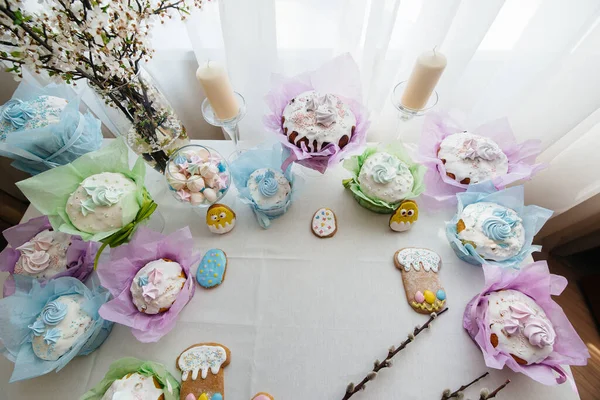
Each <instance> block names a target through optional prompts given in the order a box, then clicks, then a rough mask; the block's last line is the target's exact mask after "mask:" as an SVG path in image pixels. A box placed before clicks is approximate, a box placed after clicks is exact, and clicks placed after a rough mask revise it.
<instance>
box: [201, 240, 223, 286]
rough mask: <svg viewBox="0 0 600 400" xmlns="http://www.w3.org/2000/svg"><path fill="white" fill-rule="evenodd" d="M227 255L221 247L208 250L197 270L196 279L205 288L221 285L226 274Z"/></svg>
mask: <svg viewBox="0 0 600 400" xmlns="http://www.w3.org/2000/svg"><path fill="white" fill-rule="evenodd" d="M226 267H227V256H226V255H225V253H224V252H223V250H220V249H210V250H208V251H207V252H206V254H205V255H204V257H202V260H201V261H200V264H199V265H198V270H197V271H196V280H197V281H198V284H199V285H200V286H202V287H204V288H211V287H215V286H217V285H220V284H221V283H222V282H223V277H224V276H225V269H226Z"/></svg>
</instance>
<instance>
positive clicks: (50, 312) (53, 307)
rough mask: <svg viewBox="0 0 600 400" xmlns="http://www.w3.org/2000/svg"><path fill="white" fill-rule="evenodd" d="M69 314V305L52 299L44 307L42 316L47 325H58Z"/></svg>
mask: <svg viewBox="0 0 600 400" xmlns="http://www.w3.org/2000/svg"><path fill="white" fill-rule="evenodd" d="M66 315H67V305H66V304H65V303H62V302H59V301H57V300H54V301H51V302H49V303H48V304H46V306H45V307H44V308H43V309H42V312H41V313H40V317H41V319H42V322H43V323H44V324H46V325H57V324H58V323H59V322H60V321H62V320H63V318H65V316H66Z"/></svg>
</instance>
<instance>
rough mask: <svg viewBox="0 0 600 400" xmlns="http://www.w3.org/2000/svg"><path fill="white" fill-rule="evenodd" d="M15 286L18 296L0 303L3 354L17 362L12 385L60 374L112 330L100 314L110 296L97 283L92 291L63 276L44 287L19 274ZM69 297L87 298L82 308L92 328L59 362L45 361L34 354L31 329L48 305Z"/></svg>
mask: <svg viewBox="0 0 600 400" xmlns="http://www.w3.org/2000/svg"><path fill="white" fill-rule="evenodd" d="M94 280H95V279H92V281H94ZM94 283H95V284H94ZM15 284H16V292H15V294H14V295H12V296H9V297H6V298H3V299H1V300H0V352H1V353H2V354H3V355H4V356H5V357H6V358H8V359H9V360H10V361H12V362H14V363H15V368H14V370H13V374H12V376H11V377H10V382H16V381H20V380H24V379H30V378H34V377H37V376H40V375H44V374H47V373H48V372H50V371H52V370H56V371H57V372H58V371H60V370H61V369H62V368H63V367H64V366H65V365H67V363H68V362H69V361H71V360H72V359H73V358H74V357H75V356H84V355H88V354H90V353H91V352H93V351H94V350H96V349H97V348H98V347H100V345H101V344H102V343H103V342H104V340H105V339H106V338H107V336H108V334H109V333H110V331H111V329H112V325H113V323H112V322H110V321H105V320H104V319H102V318H101V317H100V315H99V314H98V310H99V309H100V306H101V305H103V304H104V303H106V301H107V300H108V298H109V296H110V294H109V292H108V291H107V290H106V289H104V288H103V287H101V286H100V285H99V284H98V282H97V281H96V282H92V284H93V287H92V289H90V288H88V287H87V286H85V285H84V284H83V283H82V282H81V281H80V280H78V279H75V278H72V277H62V278H58V279H54V280H51V281H48V283H46V285H45V286H43V287H42V286H41V285H40V283H39V282H38V281H37V280H36V279H31V278H30V277H26V276H20V275H16V276H15ZM69 294H80V295H82V296H84V297H85V298H86V299H87V301H86V302H84V303H82V309H83V310H84V311H85V312H86V313H87V314H88V315H89V316H90V317H91V318H92V325H91V326H90V328H89V329H88V330H87V331H86V332H85V333H84V334H83V335H82V336H81V337H80V338H79V339H78V340H77V341H76V342H75V344H74V345H73V347H72V348H71V349H70V350H69V351H68V352H67V353H65V354H64V355H63V356H61V357H60V358H59V359H58V360H56V361H46V360H42V359H41V358H38V357H37V356H36V355H35V354H34V352H33V347H32V345H31V340H32V336H31V329H29V327H28V326H29V325H31V324H33V322H34V321H35V320H36V318H37V317H38V315H39V314H40V312H41V311H42V309H43V308H44V306H45V305H46V304H47V303H48V302H50V301H53V300H55V299H57V298H58V297H60V296H64V295H69Z"/></svg>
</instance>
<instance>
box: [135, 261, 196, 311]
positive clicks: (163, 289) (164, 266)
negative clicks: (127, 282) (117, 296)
mask: <svg viewBox="0 0 600 400" xmlns="http://www.w3.org/2000/svg"><path fill="white" fill-rule="evenodd" d="M185 281H186V276H185V273H184V271H183V268H182V267H181V265H180V264H179V263H178V262H175V261H172V260H168V259H158V260H154V261H151V262H149V263H148V264H146V265H144V266H143V267H142V268H141V269H140V270H139V271H138V272H137V273H136V274H135V276H134V277H133V281H132V282H131V286H130V287H129V290H130V292H131V299H132V301H133V304H134V305H135V306H136V308H137V309H138V311H140V312H143V313H145V314H158V313H161V312H165V311H167V310H168V309H169V308H170V307H171V306H172V305H173V303H174V302H175V300H176V299H177V296H178V295H179V293H180V292H181V289H182V288H183V285H184V284H185Z"/></svg>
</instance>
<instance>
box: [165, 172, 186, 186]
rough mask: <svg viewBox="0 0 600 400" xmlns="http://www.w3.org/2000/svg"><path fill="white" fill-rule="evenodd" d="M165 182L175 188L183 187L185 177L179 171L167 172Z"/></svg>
mask: <svg viewBox="0 0 600 400" xmlns="http://www.w3.org/2000/svg"><path fill="white" fill-rule="evenodd" d="M167 182H168V183H169V186H171V187H172V188H173V189H175V190H181V189H184V188H185V187H186V186H187V183H188V182H187V177H186V176H185V175H184V174H182V173H181V172H169V173H167Z"/></svg>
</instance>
